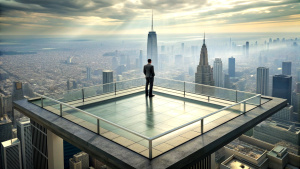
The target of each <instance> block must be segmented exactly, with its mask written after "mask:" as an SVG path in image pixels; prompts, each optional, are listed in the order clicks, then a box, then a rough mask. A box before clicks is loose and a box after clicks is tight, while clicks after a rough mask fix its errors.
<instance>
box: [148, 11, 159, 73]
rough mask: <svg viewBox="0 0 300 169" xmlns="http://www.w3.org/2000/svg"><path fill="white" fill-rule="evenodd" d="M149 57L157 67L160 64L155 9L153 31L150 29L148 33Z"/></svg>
mask: <svg viewBox="0 0 300 169" xmlns="http://www.w3.org/2000/svg"><path fill="white" fill-rule="evenodd" d="M147 59H151V60H152V64H153V65H154V67H156V68H157V66H158V54H157V36H156V32H155V31H154V30H153V10H152V24H151V31H149V33H148V42H147Z"/></svg>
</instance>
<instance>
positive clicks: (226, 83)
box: [224, 74, 231, 89]
mask: <svg viewBox="0 0 300 169" xmlns="http://www.w3.org/2000/svg"><path fill="white" fill-rule="evenodd" d="M224 87H225V88H227V89H230V88H231V85H230V78H229V75H228V74H225V75H224Z"/></svg>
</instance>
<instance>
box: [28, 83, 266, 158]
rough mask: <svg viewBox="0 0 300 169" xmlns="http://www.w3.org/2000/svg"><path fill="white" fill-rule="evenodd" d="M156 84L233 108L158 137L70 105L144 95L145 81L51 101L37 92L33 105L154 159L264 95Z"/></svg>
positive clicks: (81, 91)
mask: <svg viewBox="0 0 300 169" xmlns="http://www.w3.org/2000/svg"><path fill="white" fill-rule="evenodd" d="M154 84H155V86H157V87H160V88H162V89H166V90H173V91H177V92H181V93H182V97H186V96H187V95H189V94H190V95H196V96H198V95H199V96H202V97H205V98H207V99H208V101H207V102H209V101H210V99H212V98H214V99H224V100H226V101H230V103H231V105H229V106H226V107H223V108H221V109H219V110H217V111H215V112H212V113H209V114H207V115H205V116H202V117H200V118H197V119H195V120H192V121H190V122H184V123H180V126H178V127H175V128H173V129H170V130H168V131H165V132H163V133H160V134H158V135H153V136H145V135H144V134H141V133H138V132H136V131H133V130H131V129H128V128H126V127H123V126H121V125H119V124H116V123H114V121H113V119H111V120H110V119H109V118H107V119H106V118H102V117H99V116H97V115H94V114H91V113H89V112H87V111H84V110H81V109H79V108H77V107H75V106H72V105H70V104H68V102H70V101H74V100H79V101H81V100H82V101H84V100H87V99H88V98H93V97H96V96H97V97H98V96H101V95H107V94H110V95H113V96H115V97H117V96H118V95H120V94H122V93H124V92H125V93H126V92H128V90H132V91H133V92H140V91H142V90H143V88H141V87H143V86H144V85H145V79H144V78H139V79H132V80H127V81H120V82H114V83H109V84H104V85H97V86H92V87H86V88H82V89H77V90H70V91H67V92H66V93H64V94H60V95H59V96H58V95H55V96H53V98H51V96H52V95H50V97H48V96H45V95H41V94H38V93H35V95H36V97H38V98H40V99H35V100H33V101H31V102H32V103H34V104H36V105H38V106H40V107H42V108H44V109H47V110H49V111H51V112H53V113H55V114H57V115H59V116H61V117H63V118H65V119H68V120H70V121H72V122H74V123H76V124H78V125H80V126H82V127H85V128H87V129H89V130H90V131H93V132H95V133H97V134H99V135H101V136H103V137H106V138H107V139H109V140H112V141H114V142H116V143H118V144H120V145H122V146H124V147H127V148H128V149H131V150H133V151H135V152H137V153H139V154H141V155H143V156H145V157H148V158H150V159H152V158H154V157H156V156H158V155H160V154H162V153H165V152H167V151H169V150H171V149H172V148H174V147H176V146H178V145H180V144H183V143H184V142H186V141H188V140H190V139H192V138H194V137H197V136H199V135H202V134H203V133H205V132H207V131H209V130H211V129H213V128H215V127H218V126H219V125H220V124H223V123H224V122H226V121H228V120H231V119H232V118H233V115H232V114H234V116H235V117H236V116H238V115H240V114H244V113H246V112H247V111H249V110H251V109H253V108H255V107H257V106H259V105H260V103H261V95H259V94H253V93H247V92H242V91H237V90H231V89H224V88H219V87H214V86H207V85H200V84H195V83H190V82H183V81H176V80H170V79H162V78H156V79H155V82H154ZM137 88H140V90H137ZM162 91H163V90H162ZM160 92H161V91H160ZM72 96H74V98H72ZM54 98H55V99H54ZM99 111H101V110H99ZM103 111H104V110H103ZM194 113H198V112H194ZM199 113H201V112H199Z"/></svg>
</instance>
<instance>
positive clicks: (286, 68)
mask: <svg viewBox="0 0 300 169" xmlns="http://www.w3.org/2000/svg"><path fill="white" fill-rule="evenodd" d="M291 73H292V62H282V74H283V75H291Z"/></svg>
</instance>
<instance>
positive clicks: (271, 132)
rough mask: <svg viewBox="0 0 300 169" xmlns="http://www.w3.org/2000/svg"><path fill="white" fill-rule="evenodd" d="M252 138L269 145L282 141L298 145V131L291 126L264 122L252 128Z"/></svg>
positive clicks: (299, 133)
mask: <svg viewBox="0 0 300 169" xmlns="http://www.w3.org/2000/svg"><path fill="white" fill-rule="evenodd" d="M253 137H254V138H256V139H259V140H262V141H265V142H268V143H271V144H276V143H278V142H281V141H282V140H284V141H286V142H290V143H292V144H295V145H299V143H300V139H299V138H300V130H299V129H298V128H295V126H293V125H288V124H285V123H278V122H274V121H272V122H268V121H264V122H262V123H260V124H258V125H256V126H255V127H254V129H253Z"/></svg>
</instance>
